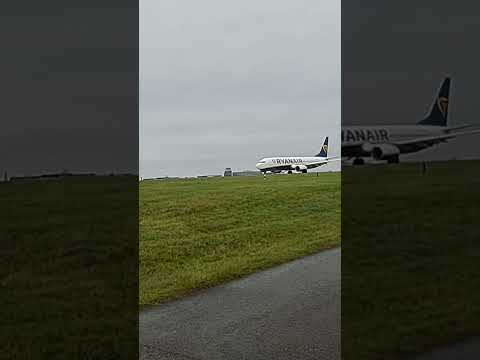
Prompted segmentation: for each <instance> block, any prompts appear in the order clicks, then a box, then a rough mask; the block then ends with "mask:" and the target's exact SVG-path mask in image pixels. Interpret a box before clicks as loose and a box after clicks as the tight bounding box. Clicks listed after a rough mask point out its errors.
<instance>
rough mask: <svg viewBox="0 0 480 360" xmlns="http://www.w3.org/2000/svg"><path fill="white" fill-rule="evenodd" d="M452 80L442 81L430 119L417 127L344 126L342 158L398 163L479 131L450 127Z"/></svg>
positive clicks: (357, 162)
mask: <svg viewBox="0 0 480 360" xmlns="http://www.w3.org/2000/svg"><path fill="white" fill-rule="evenodd" d="M449 92H450V78H448V77H447V78H446V79H445V80H444V81H443V84H442V86H441V87H440V91H439V93H438V96H437V98H436V99H435V102H434V103H433V106H432V110H431V112H430V114H429V116H428V117H427V118H425V119H423V120H421V121H419V122H418V123H417V124H416V125H385V126H381V125H374V126H345V127H342V158H347V159H351V158H354V161H353V164H354V165H361V164H363V163H364V160H363V158H366V157H372V158H373V159H375V160H386V161H387V162H389V163H398V162H399V155H400V154H408V153H414V152H417V151H421V150H424V149H426V148H428V147H431V146H433V145H436V144H439V143H442V142H446V141H448V140H450V139H453V138H455V137H457V136H462V135H468V134H473V133H478V132H480V129H479V130H470V131H463V132H459V131H458V130H460V129H463V128H466V127H470V126H471V125H460V126H448V125H447V117H448V101H449Z"/></svg>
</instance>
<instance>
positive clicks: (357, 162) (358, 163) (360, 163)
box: [353, 158, 365, 165]
mask: <svg viewBox="0 0 480 360" xmlns="http://www.w3.org/2000/svg"><path fill="white" fill-rule="evenodd" d="M363 164H365V160H363V159H362V158H356V159H355V160H353V165H363Z"/></svg>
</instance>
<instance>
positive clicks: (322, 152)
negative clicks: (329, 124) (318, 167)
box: [315, 136, 328, 157]
mask: <svg viewBox="0 0 480 360" xmlns="http://www.w3.org/2000/svg"><path fill="white" fill-rule="evenodd" d="M327 153H328V136H327V137H326V138H325V141H324V142H323V145H322V149H321V150H320V152H319V153H318V154H317V155H315V156H318V157H327Z"/></svg>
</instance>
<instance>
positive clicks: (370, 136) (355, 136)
mask: <svg viewBox="0 0 480 360" xmlns="http://www.w3.org/2000/svg"><path fill="white" fill-rule="evenodd" d="M360 141H368V142H372V143H375V142H385V141H389V133H388V131H387V130H386V129H381V128H377V129H373V128H372V129H346V130H342V143H344V142H360Z"/></svg>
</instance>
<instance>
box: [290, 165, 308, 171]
mask: <svg viewBox="0 0 480 360" xmlns="http://www.w3.org/2000/svg"><path fill="white" fill-rule="evenodd" d="M292 169H293V170H295V171H305V170H307V166H306V165H292Z"/></svg>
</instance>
